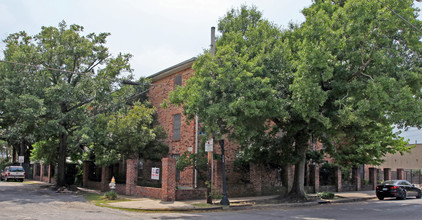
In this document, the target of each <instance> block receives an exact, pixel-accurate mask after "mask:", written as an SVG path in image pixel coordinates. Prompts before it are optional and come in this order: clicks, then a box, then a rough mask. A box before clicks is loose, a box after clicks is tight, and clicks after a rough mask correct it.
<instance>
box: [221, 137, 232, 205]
mask: <svg viewBox="0 0 422 220" xmlns="http://www.w3.org/2000/svg"><path fill="white" fill-rule="evenodd" d="M218 143H219V144H220V147H221V161H222V163H223V164H222V165H223V170H222V171H223V198H222V199H221V201H220V205H230V201H229V199H228V198H227V190H226V158H225V155H224V137H223V138H221V139H220V140H219V141H218Z"/></svg>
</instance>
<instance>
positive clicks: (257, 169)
mask: <svg viewBox="0 0 422 220" xmlns="http://www.w3.org/2000/svg"><path fill="white" fill-rule="evenodd" d="M249 167H250V180H251V183H252V185H253V188H254V191H255V194H256V195H261V194H262V176H261V173H262V167H261V166H259V165H256V164H254V163H249Z"/></svg>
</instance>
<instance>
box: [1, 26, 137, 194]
mask: <svg viewBox="0 0 422 220" xmlns="http://www.w3.org/2000/svg"><path fill="white" fill-rule="evenodd" d="M83 30H84V28H83V27H82V26H79V25H70V26H67V25H66V23H65V22H61V23H60V24H59V26H58V27H42V30H41V32H40V33H39V34H37V35H35V36H28V35H27V34H26V33H25V32H19V33H16V34H11V35H10V36H9V37H8V38H7V39H6V40H5V41H4V42H5V43H6V49H5V50H4V54H5V60H6V61H8V62H9V63H6V64H4V66H6V68H7V71H5V72H4V73H5V74H13V72H16V73H19V74H20V73H22V75H23V77H22V78H21V80H22V82H24V83H26V84H24V85H18V86H16V87H15V89H21V90H33V89H34V90H36V91H35V92H28V93H26V92H25V93H24V94H23V95H24V96H31V95H32V96H35V97H36V99H35V101H38V102H37V103H42V105H41V106H42V108H41V109H42V111H43V112H42V113H40V114H39V115H38V116H37V117H36V119H37V120H36V123H37V124H38V125H40V127H39V128H38V130H37V132H38V134H40V138H39V140H50V138H56V139H57V140H59V141H58V143H59V146H58V150H57V154H58V160H57V161H58V180H57V184H58V185H59V186H62V185H65V164H66V157H67V156H68V153H69V152H68V150H69V149H68V144H69V142H70V140H69V138H68V137H69V136H72V134H73V133H74V132H75V131H77V130H78V129H80V128H81V125H82V124H83V123H84V122H85V121H86V119H87V117H88V116H89V113H90V109H89V108H88V104H90V105H95V104H99V103H101V102H102V101H104V100H105V99H106V98H107V97H108V96H109V95H110V94H111V93H112V92H113V90H114V85H115V83H116V82H117V81H118V80H119V76H120V75H121V73H123V72H128V73H130V72H131V69H130V65H129V59H130V57H131V55H129V54H118V55H117V56H116V57H112V56H111V54H110V53H109V51H108V49H107V47H106V46H105V43H106V38H107V36H109V34H108V33H100V34H98V35H97V34H94V33H91V34H88V35H86V36H84V35H82V33H83ZM10 62H18V63H23V64H30V65H27V66H25V65H20V64H12V63H10ZM27 78H29V79H30V81H27V80H26V79H27ZM14 94H16V93H11V94H8V96H7V97H6V99H8V98H10V97H12V96H13V95H14ZM17 103H19V102H17ZM16 109H19V108H18V107H17V106H15V107H10V106H8V109H7V110H8V111H7V112H6V111H4V114H9V113H10V114H13V111H16ZM30 109H31V108H30ZM2 111H3V110H2ZM43 137H44V138H43Z"/></svg>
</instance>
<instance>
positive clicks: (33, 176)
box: [32, 163, 38, 180]
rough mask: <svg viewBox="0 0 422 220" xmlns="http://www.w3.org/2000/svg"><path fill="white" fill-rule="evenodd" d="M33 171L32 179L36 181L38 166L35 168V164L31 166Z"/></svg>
mask: <svg viewBox="0 0 422 220" xmlns="http://www.w3.org/2000/svg"><path fill="white" fill-rule="evenodd" d="M33 167H34V168H33V169H32V179H33V180H37V178H36V177H37V168H38V166H37V164H36V163H34V164H33Z"/></svg>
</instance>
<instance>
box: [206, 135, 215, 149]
mask: <svg viewBox="0 0 422 220" xmlns="http://www.w3.org/2000/svg"><path fill="white" fill-rule="evenodd" d="M213 146H214V141H213V139H212V138H210V139H208V141H207V142H206V143H205V152H213Z"/></svg>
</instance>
